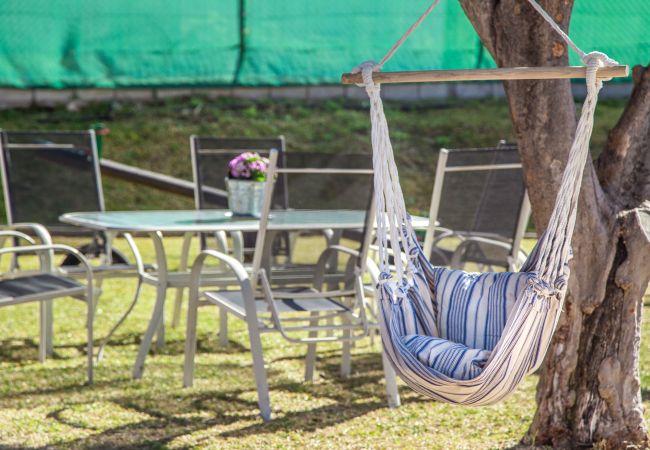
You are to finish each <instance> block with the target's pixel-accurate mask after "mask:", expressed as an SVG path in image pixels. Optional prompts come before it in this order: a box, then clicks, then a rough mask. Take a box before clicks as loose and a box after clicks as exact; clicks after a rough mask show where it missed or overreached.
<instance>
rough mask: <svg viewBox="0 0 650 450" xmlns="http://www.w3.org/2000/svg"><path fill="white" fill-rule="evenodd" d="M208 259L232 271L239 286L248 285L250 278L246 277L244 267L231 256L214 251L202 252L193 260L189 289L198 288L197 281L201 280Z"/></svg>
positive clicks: (246, 273)
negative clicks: (212, 259) (218, 262)
mask: <svg viewBox="0 0 650 450" xmlns="http://www.w3.org/2000/svg"><path fill="white" fill-rule="evenodd" d="M208 257H211V258H214V259H216V260H218V261H220V262H221V263H223V264H224V265H225V266H226V267H228V268H229V269H230V270H232V272H233V274H234V275H235V278H237V281H239V283H240V284H242V285H243V284H245V283H248V284H250V277H249V275H248V272H247V271H246V269H245V268H244V266H243V265H242V263H241V262H240V261H238V260H237V259H235V258H233V257H232V256H229V255H226V254H224V253H221V252H218V251H216V250H203V251H202V252H201V253H199V255H198V256H197V257H196V259H195V260H194V263H193V264H192V275H191V280H192V281H191V284H190V289H194V288H196V289H198V288H199V286H200V284H199V281H200V280H201V272H202V271H203V266H204V265H205V260H206V259H207V258H208Z"/></svg>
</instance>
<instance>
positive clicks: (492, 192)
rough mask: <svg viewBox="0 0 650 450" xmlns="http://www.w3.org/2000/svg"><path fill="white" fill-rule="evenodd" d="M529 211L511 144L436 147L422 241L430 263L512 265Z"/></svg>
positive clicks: (518, 260) (519, 260)
mask: <svg viewBox="0 0 650 450" xmlns="http://www.w3.org/2000/svg"><path fill="white" fill-rule="evenodd" d="M529 217H530V203H529V201H528V196H527V194H526V189H525V187H524V182H523V172H522V170H521V162H520V160H519V154H518V152H517V147H516V146H513V145H507V144H504V143H500V144H499V146H498V147H494V148H478V149H458V150H448V149H441V150H440V154H439V156H438V164H437V167H436V175H435V181H434V186H433V192H432V195H431V206H430V210H429V228H428V229H427V232H426V235H425V238H424V245H423V249H424V252H425V254H427V255H430V258H431V261H432V262H433V263H434V264H436V265H446V266H451V267H452V268H457V269H459V268H463V267H464V266H465V265H466V264H468V263H474V264H476V265H478V266H479V267H480V268H481V269H483V268H487V269H488V270H494V268H495V267H500V268H504V269H506V270H509V271H513V270H515V269H516V268H517V267H519V266H520V265H521V264H522V262H523V261H524V260H525V258H526V254H525V253H524V252H523V251H522V250H521V248H520V247H521V241H522V239H523V236H524V232H525V231H526V225H527V224H528V219H529Z"/></svg>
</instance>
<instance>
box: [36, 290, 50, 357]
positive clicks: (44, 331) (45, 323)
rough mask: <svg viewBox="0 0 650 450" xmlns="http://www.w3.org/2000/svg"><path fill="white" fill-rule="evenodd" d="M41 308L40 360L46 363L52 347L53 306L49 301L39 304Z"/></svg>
mask: <svg viewBox="0 0 650 450" xmlns="http://www.w3.org/2000/svg"><path fill="white" fill-rule="evenodd" d="M38 308H39V319H40V320H39V341H38V360H39V361H40V362H45V359H46V358H47V357H48V356H49V355H50V354H51V353H50V352H51V350H50V348H51V347H52V331H51V330H52V305H51V302H49V301H42V302H40V303H39V304H38Z"/></svg>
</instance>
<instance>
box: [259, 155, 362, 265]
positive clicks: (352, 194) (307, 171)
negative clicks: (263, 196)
mask: <svg viewBox="0 0 650 450" xmlns="http://www.w3.org/2000/svg"><path fill="white" fill-rule="evenodd" d="M285 156H286V158H285V163H286V168H285V169H282V168H279V169H278V176H282V177H283V181H284V182H285V183H286V185H285V186H286V194H287V199H288V209H290V210H296V211H298V212H299V211H300V210H310V209H311V210H313V209H317V210H354V211H362V212H363V214H364V224H365V225H364V226H363V227H362V228H357V229H344V230H341V229H338V230H336V231H335V233H339V236H338V237H337V239H338V238H340V237H343V238H345V242H344V244H345V245H346V246H348V247H350V248H352V249H353V250H357V251H359V252H360V253H361V254H362V257H363V261H365V254H366V253H367V250H368V249H367V245H368V243H369V242H368V240H369V238H370V235H369V233H371V232H372V230H369V227H370V222H371V221H372V220H374V217H370V216H369V212H370V209H371V205H372V200H373V170H372V156H371V155H369V154H327V153H307V152H305V153H303V152H300V153H290V154H286V155H285ZM271 215H273V211H271ZM271 220H272V218H271ZM305 231H309V230H305ZM314 236H318V237H316V239H317V241H318V242H320V243H321V244H322V245H325V244H324V240H323V239H321V237H322V235H321V234H319V233H314ZM366 238H367V239H366ZM298 245H299V244H298ZM323 249H324V248H323ZM309 250H311V251H310V252H306V251H305V252H300V251H299V250H298V251H297V249H294V252H293V259H294V262H301V263H303V264H311V263H315V262H316V259H317V258H318V256H319V253H320V252H319V251H316V250H317V249H313V248H310V249H309ZM296 253H300V254H296ZM306 253H310V254H311V255H312V256H313V260H308V259H306V255H305V254H306Z"/></svg>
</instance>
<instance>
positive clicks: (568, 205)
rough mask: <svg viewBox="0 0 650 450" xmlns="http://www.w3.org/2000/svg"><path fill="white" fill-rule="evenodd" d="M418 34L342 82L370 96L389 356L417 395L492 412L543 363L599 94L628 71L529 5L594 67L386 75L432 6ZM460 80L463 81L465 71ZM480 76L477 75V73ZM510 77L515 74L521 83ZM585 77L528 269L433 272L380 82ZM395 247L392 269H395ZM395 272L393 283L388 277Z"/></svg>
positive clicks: (383, 326) (562, 288) (562, 289)
mask: <svg viewBox="0 0 650 450" xmlns="http://www.w3.org/2000/svg"><path fill="white" fill-rule="evenodd" d="M437 3H438V0H437V1H435V2H433V4H432V5H431V6H430V7H429V8H428V9H427V11H425V13H424V14H423V15H422V16H421V17H420V18H419V19H418V20H417V21H416V22H415V23H414V24H413V26H411V28H410V29H409V30H408V31H407V32H406V33H405V34H404V36H402V38H401V39H400V40H399V41H398V42H397V43H396V44H395V46H393V48H392V49H391V50H390V51H389V52H388V54H387V55H386V56H385V57H384V59H383V60H382V61H381V62H380V63H379V64H377V63H373V62H367V63H363V64H361V65H360V66H359V67H357V68H356V69H355V70H354V71H353V72H352V74H345V75H344V76H343V79H344V82H346V80H347V82H348V83H350V82H355V81H356V82H359V81H361V80H362V81H363V84H362V86H363V87H365V89H366V91H367V93H368V96H369V97H370V118H371V123H372V130H371V136H372V148H373V165H374V170H375V180H374V184H375V195H376V200H377V227H378V229H377V239H378V243H379V253H378V257H379V269H380V276H379V280H378V283H377V297H378V302H379V310H380V314H381V317H380V331H381V336H382V343H383V346H384V350H385V354H386V355H387V357H388V358H389V360H390V361H391V363H392V365H393V367H394V368H395V370H396V372H397V373H398V375H399V376H400V377H401V378H402V379H403V380H404V381H405V382H406V384H408V385H409V386H410V387H411V388H412V389H414V390H415V391H417V392H419V393H421V394H423V395H426V396H428V397H431V398H433V399H436V400H439V401H444V402H449V403H455V404H463V405H488V404H493V403H496V402H498V401H500V400H502V399H503V398H504V397H506V396H507V395H509V394H510V393H511V392H512V391H513V390H514V389H515V388H516V387H517V385H518V384H519V382H520V381H521V380H522V379H523V377H524V376H526V375H527V374H529V373H531V372H533V371H534V370H536V369H537V368H538V367H539V365H540V364H541V362H542V360H543V358H544V355H545V353H546V350H547V348H548V346H549V343H550V341H551V338H552V335H553V332H554V330H555V327H556V325H557V322H558V319H559V317H560V313H561V311H562V305H563V302H564V297H565V293H566V289H567V280H568V277H569V266H568V262H569V259H570V257H571V256H570V255H571V249H570V243H571V236H572V234H573V229H574V225H575V221H576V208H577V203H578V193H579V191H580V183H581V180H582V173H583V169H584V166H585V162H586V159H587V157H588V155H589V140H590V137H591V132H592V128H593V117H594V110H595V107H596V102H597V98H598V92H599V90H600V89H601V87H602V80H603V79H604V78H605V77H608V76H611V75H614V76H617V75H623V76H626V75H627V67H626V66H617V63H616V62H615V61H613V60H611V59H610V58H608V57H607V56H606V55H604V54H602V53H599V52H592V53H589V54H585V53H584V52H582V51H581V50H580V49H579V48H578V47H576V46H575V44H573V42H572V41H571V40H570V39H569V37H568V36H567V35H566V34H565V33H564V32H563V31H562V30H561V29H560V28H559V26H558V25H557V24H556V23H555V22H554V21H553V19H552V18H550V17H549V16H548V14H546V12H545V11H544V10H543V9H541V7H539V5H537V3H535V2H534V1H533V0H529V3H530V4H531V6H533V7H534V8H535V9H536V10H537V11H538V12H539V13H540V14H541V15H542V17H544V19H545V20H546V21H547V22H548V23H549V24H550V25H551V26H552V27H553V28H554V29H555V30H556V31H557V32H558V33H559V34H560V35H561V36H562V38H563V39H564V40H565V41H566V42H567V44H568V45H569V46H571V47H572V48H573V49H574V50H575V51H577V52H578V54H579V55H580V56H581V59H582V61H583V62H584V64H585V66H586V67H580V68H577V67H575V68H559V67H549V68H519V69H483V70H482V71H481V72H482V73H479V74H478V75H477V74H476V73H475V72H477V71H469V70H468V71H429V72H410V73H402V74H400V73H380V72H378V70H379V69H380V68H381V67H382V66H383V65H384V63H385V62H386V61H387V60H388V59H389V58H390V57H391V56H392V55H393V54H394V53H395V51H396V50H397V48H399V46H400V45H401V44H402V43H403V42H404V41H405V40H406V38H407V37H408V36H409V35H410V34H411V33H412V32H413V31H414V30H415V28H417V26H418V25H419V24H420V23H421V22H422V20H424V18H425V17H426V16H427V15H428V14H429V13H430V12H431V10H433V8H434V7H435V6H436V4H437ZM460 72H463V73H464V74H461V75H460V76H459V73H460ZM472 72H474V73H472ZM513 74H514V75H513ZM580 74H581V76H582V77H585V78H586V81H587V97H586V99H585V102H584V105H583V108H582V113H581V116H580V119H579V122H578V126H577V130H576V134H575V140H574V142H573V145H572V146H571V150H570V153H569V159H568V162H567V166H566V169H565V171H564V174H563V177H562V182H561V186H560V189H559V192H558V194H557V199H556V202H555V207H554V209H553V213H552V215H551V218H550V221H549V224H548V228H547V229H546V231H545V232H544V233H543V234H542V236H541V237H540V239H539V241H538V243H537V245H536V246H535V248H534V250H533V251H532V252H531V254H530V256H529V258H528V259H527V261H526V263H525V264H524V266H523V267H522V268H521V271H520V272H517V273H512V272H495V273H470V272H465V271H462V270H450V269H447V268H443V267H433V266H432V265H431V263H430V262H429V261H428V259H427V257H426V255H425V254H424V253H423V251H422V248H421V247H420V245H419V244H418V241H417V239H416V237H415V234H414V232H413V229H412V227H411V223H410V218H409V216H408V215H407V213H406V208H405V206H404V197H403V194H402V191H401V188H400V185H399V178H398V173H397V167H396V165H395V160H394V158H393V150H392V146H391V142H390V138H389V134H388V124H387V122H386V117H385V115H384V110H383V106H382V101H381V98H380V84H379V83H378V82H377V80H383V81H384V82H404V81H407V82H408V81H423V80H432V81H435V80H441V79H443V80H457V79H488V78H492V79H526V78H528V79H538V78H572V77H577V76H576V75H578V76H580ZM389 248H391V249H392V252H393V254H394V255H399V254H404V255H405V257H404V258H403V259H404V262H403V261H402V258H400V257H395V258H393V264H394V267H392V268H391V266H390V265H389V257H390V255H389V250H388V249H389ZM391 272H394V275H393V274H391Z"/></svg>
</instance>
